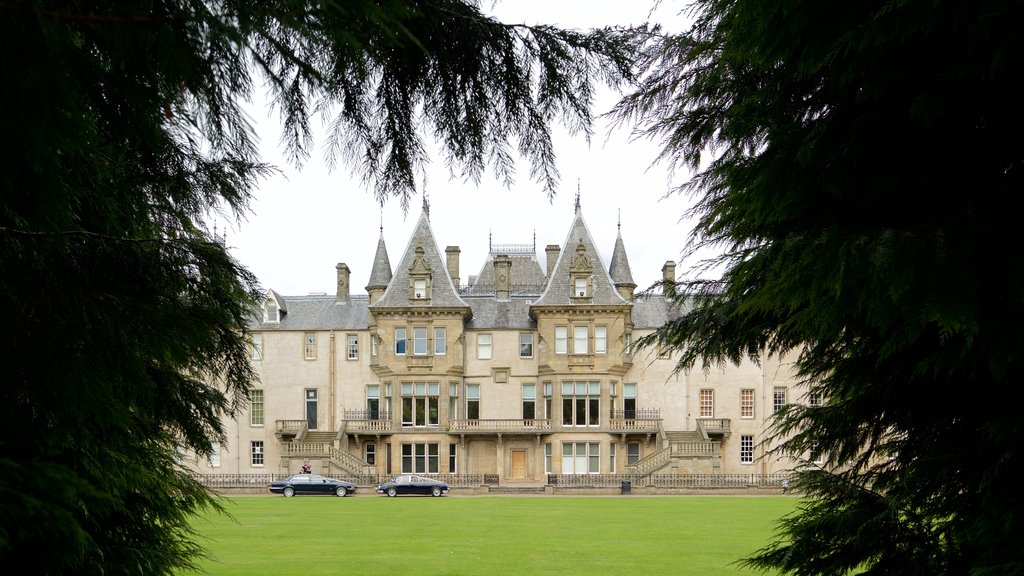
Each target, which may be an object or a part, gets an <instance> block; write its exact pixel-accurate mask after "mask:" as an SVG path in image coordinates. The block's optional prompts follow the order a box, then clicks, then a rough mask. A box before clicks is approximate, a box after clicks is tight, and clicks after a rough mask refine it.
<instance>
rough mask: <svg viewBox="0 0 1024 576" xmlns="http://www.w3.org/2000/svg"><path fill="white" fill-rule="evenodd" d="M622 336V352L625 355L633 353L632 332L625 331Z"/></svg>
mask: <svg viewBox="0 0 1024 576" xmlns="http://www.w3.org/2000/svg"><path fill="white" fill-rule="evenodd" d="M623 338H624V339H625V346H624V348H623V352H624V353H625V354H626V356H629V355H631V354H632V353H633V333H632V332H626V334H625V335H624V336H623Z"/></svg>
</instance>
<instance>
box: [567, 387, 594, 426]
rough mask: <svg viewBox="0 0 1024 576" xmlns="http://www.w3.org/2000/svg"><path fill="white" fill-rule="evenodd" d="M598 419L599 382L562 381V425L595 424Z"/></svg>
mask: <svg viewBox="0 0 1024 576" xmlns="http://www.w3.org/2000/svg"><path fill="white" fill-rule="evenodd" d="M600 419H601V383H600V382H562V425H564V426H597V425H598V424H599V422H600Z"/></svg>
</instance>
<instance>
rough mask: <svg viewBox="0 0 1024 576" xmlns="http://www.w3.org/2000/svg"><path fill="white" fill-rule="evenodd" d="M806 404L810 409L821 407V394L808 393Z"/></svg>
mask: <svg viewBox="0 0 1024 576" xmlns="http://www.w3.org/2000/svg"><path fill="white" fill-rule="evenodd" d="M807 403H808V404H810V405H811V407H812V408H817V407H818V406H821V394H819V393H818V392H810V393H809V394H808V395H807Z"/></svg>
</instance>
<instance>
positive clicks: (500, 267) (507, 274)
mask: <svg viewBox="0 0 1024 576" xmlns="http://www.w3.org/2000/svg"><path fill="white" fill-rule="evenodd" d="M511 276H512V259H511V258H509V257H508V255H507V254H499V255H497V256H495V257H494V298H495V300H505V301H507V300H508V298H509V294H511V292H512V290H511V286H512V277H511Z"/></svg>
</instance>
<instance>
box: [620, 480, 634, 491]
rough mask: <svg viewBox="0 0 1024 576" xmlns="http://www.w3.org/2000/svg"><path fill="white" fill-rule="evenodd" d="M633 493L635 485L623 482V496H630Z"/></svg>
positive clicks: (627, 481)
mask: <svg viewBox="0 0 1024 576" xmlns="http://www.w3.org/2000/svg"><path fill="white" fill-rule="evenodd" d="M632 491H633V483H632V482H630V481H629V480H623V481H622V493H623V494H629V493H630V492H632Z"/></svg>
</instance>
